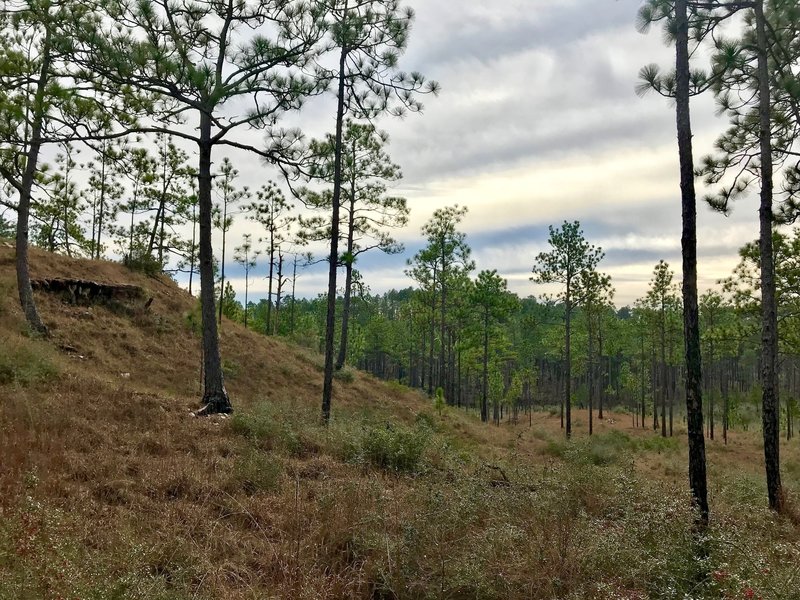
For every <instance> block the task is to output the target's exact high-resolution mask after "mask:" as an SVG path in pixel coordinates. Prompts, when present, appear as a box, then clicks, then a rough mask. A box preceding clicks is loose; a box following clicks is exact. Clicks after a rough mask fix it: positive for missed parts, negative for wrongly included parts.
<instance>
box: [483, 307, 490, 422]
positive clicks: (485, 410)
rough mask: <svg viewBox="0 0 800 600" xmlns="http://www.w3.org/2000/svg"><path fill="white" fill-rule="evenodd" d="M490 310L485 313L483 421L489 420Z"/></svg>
mask: <svg viewBox="0 0 800 600" xmlns="http://www.w3.org/2000/svg"><path fill="white" fill-rule="evenodd" d="M488 395H489V310H488V309H485V310H484V314H483V377H482V381H481V421H483V422H484V423H486V422H487V421H488V420H489V404H488Z"/></svg>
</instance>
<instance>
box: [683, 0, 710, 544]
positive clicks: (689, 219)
mask: <svg viewBox="0 0 800 600" xmlns="http://www.w3.org/2000/svg"><path fill="white" fill-rule="evenodd" d="M675 17H676V21H677V39H676V43H675V48H676V66H675V68H676V95H675V96H676V97H675V101H676V111H675V112H676V121H677V130H678V154H679V158H680V173H681V212H682V224H683V228H682V234H681V249H682V256H683V330H684V340H685V347H686V421H687V430H688V437H689V487H690V488H691V491H692V499H693V501H694V503H695V506H696V508H697V510H698V511H699V515H698V518H697V525H698V526H699V527H700V528H701V529H704V528H705V527H707V526H708V488H707V484H706V450H705V439H704V438H703V399H702V390H701V385H702V364H701V357H700V318H699V317H700V314H699V308H698V301H697V206H696V198H695V189H694V164H693V157H692V129H691V119H690V114H689V75H690V72H689V20H688V16H687V0H676V2H675Z"/></svg>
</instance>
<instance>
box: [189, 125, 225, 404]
mask: <svg viewBox="0 0 800 600" xmlns="http://www.w3.org/2000/svg"><path fill="white" fill-rule="evenodd" d="M211 148H212V142H211V116H210V115H209V114H208V113H206V112H201V113H200V141H199V143H198V153H199V169H198V177H197V199H198V203H199V205H200V307H201V312H202V317H203V373H204V392H203V404H204V408H203V409H202V413H203V414H211V413H230V412H232V411H233V408H232V407H231V403H230V400H229V398H228V392H227V391H226V390H225V383H224V380H223V376H222V360H221V359H220V353H219V335H218V332H217V320H216V315H215V314H214V313H215V311H214V308H215V306H214V266H213V259H214V254H213V250H212V247H211Z"/></svg>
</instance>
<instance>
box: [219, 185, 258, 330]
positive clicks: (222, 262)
mask: <svg viewBox="0 0 800 600" xmlns="http://www.w3.org/2000/svg"><path fill="white" fill-rule="evenodd" d="M227 220H228V199H227V198H225V199H224V200H223V201H222V258H221V259H220V261H219V269H220V272H219V276H220V279H219V307H218V316H217V319H218V322H219V324H220V326H221V325H222V306H223V303H224V300H225V238H226V237H227V236H226V235H225V234H226V233H227V232H228V228H227V227H226V225H227V223H226V221H227ZM270 283H272V282H271V281H270Z"/></svg>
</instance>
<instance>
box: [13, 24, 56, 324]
mask: <svg viewBox="0 0 800 600" xmlns="http://www.w3.org/2000/svg"><path fill="white" fill-rule="evenodd" d="M50 35H51V34H50V29H49V27H48V28H46V29H45V38H44V42H43V45H42V66H41V69H40V72H39V81H38V82H37V83H36V96H35V97H34V109H33V110H34V112H33V124H32V127H31V143H30V146H29V147H28V153H27V155H26V157H25V170H24V171H23V173H22V182H21V185H20V190H19V204H18V206H17V239H16V252H17V260H16V269H17V289H18V292H19V302H20V305H21V306H22V311H23V312H24V313H25V319H26V320H27V321H28V326H29V327H30V328H31V329H32V330H33V331H34V332H36V333H37V334H40V335H47V327H45V324H44V323H43V322H42V319H41V317H40V316H39V311H38V310H37V309H36V301H35V299H34V297H33V287H32V286H31V275H30V265H29V261H28V233H29V221H30V210H31V196H32V194H33V182H34V178H35V176H36V169H37V165H38V161H39V152H40V150H41V147H42V128H43V125H44V113H45V105H44V95H45V91H46V88H47V84H48V81H49V75H50V64H51V37H50Z"/></svg>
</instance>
